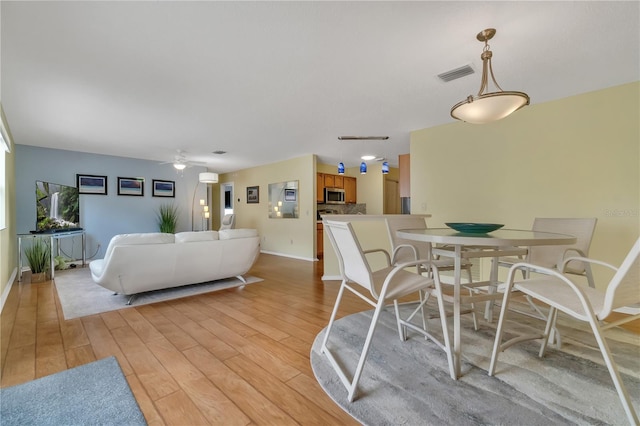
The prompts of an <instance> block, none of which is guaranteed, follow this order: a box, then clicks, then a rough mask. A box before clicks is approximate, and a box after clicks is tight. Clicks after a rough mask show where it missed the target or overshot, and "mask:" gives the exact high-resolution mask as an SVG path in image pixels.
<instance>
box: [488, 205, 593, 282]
mask: <svg viewBox="0 0 640 426" xmlns="http://www.w3.org/2000/svg"><path fill="white" fill-rule="evenodd" d="M597 221H598V219H597V218H570V217H563V218H550V217H537V218H535V219H534V221H533V226H532V227H531V230H532V231H538V232H554V233H558V234H568V235H573V236H575V237H576V239H577V241H576V243H575V244H571V245H568V246H536V247H529V248H527V249H526V255H525V256H524V257H501V258H499V259H498V266H499V267H506V268H510V267H511V266H513V265H514V264H516V263H519V262H523V261H524V262H527V263H533V264H534V265H538V266H543V267H545V268H552V269H557V268H558V265H560V264H562V263H563V262H564V259H566V258H567V257H570V256H579V257H589V248H590V247H591V240H592V239H593V233H594V232H595V229H596V223H597ZM565 273H567V274H573V275H580V276H583V277H585V278H586V280H587V283H588V284H589V287H592V288H593V287H595V283H594V281H593V274H592V272H591V266H590V265H589V264H588V263H584V262H579V261H575V262H571V263H570V264H568V265H566V268H565ZM522 274H523V276H524V277H526V276H527V271H526V270H524V269H523V270H522Z"/></svg>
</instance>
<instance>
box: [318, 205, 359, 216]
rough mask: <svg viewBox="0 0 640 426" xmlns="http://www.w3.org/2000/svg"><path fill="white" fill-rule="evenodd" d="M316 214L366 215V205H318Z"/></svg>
mask: <svg viewBox="0 0 640 426" xmlns="http://www.w3.org/2000/svg"><path fill="white" fill-rule="evenodd" d="M318 214H319V215H325V214H367V205H366V204H318Z"/></svg>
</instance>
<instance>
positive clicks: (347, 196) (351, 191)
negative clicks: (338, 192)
mask: <svg viewBox="0 0 640 426" xmlns="http://www.w3.org/2000/svg"><path fill="white" fill-rule="evenodd" d="M357 187H358V185H357V181H356V178H354V177H351V176H344V201H345V202H346V203H347V204H355V203H356V202H357V200H358V193H357Z"/></svg>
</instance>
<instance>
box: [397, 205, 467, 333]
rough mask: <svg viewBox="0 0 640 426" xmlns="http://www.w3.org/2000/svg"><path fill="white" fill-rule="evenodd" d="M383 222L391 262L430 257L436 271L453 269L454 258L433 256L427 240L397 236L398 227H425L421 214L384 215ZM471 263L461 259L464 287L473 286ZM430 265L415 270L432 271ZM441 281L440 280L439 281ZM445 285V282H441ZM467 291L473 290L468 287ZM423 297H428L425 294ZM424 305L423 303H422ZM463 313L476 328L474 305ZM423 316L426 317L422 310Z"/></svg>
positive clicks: (419, 271) (420, 271)
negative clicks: (465, 280)
mask: <svg viewBox="0 0 640 426" xmlns="http://www.w3.org/2000/svg"><path fill="white" fill-rule="evenodd" d="M385 224H386V226H387V233H388V234H389V241H390V242H391V249H392V255H391V263H392V264H394V265H395V264H399V263H403V262H410V261H416V260H418V259H430V260H431V265H433V266H435V267H436V268H437V270H438V271H440V272H442V271H453V270H454V269H455V259H453V258H449V257H446V258H444V257H443V258H440V257H436V256H433V254H432V252H431V244H429V243H427V242H420V241H412V240H407V239H405V238H401V237H399V236H398V234H397V232H398V230H400V229H427V223H426V221H425V219H424V217H422V216H413V215H397V216H387V217H385ZM472 266H473V264H472V263H471V262H469V261H468V260H467V259H463V260H462V269H464V270H465V271H466V272H467V280H468V281H467V283H466V284H465V285H464V287H467V288H470V287H473V275H472V272H471V267H472ZM432 271H433V269H431V267H430V266H429V267H427V268H425V267H423V266H421V265H418V266H417V272H418V273H419V274H422V273H432ZM441 282H442V281H441ZM443 284H445V285H446V283H443ZM469 292H470V293H472V292H473V290H472V289H471V288H470V289H469ZM424 297H428V294H426V295H425V296H424ZM423 306H424V304H423ZM463 313H470V314H471V315H472V316H473V328H474V330H476V331H477V330H478V320H477V318H476V311H475V305H474V304H471V309H469V310H466V311H464V312H463ZM423 318H425V319H426V318H427V316H426V315H425V313H424V312H423ZM425 327H426V322H425Z"/></svg>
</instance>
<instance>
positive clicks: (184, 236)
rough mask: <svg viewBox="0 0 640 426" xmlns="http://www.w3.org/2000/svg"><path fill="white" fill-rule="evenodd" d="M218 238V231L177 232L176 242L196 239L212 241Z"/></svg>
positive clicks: (189, 241) (194, 240)
mask: <svg viewBox="0 0 640 426" xmlns="http://www.w3.org/2000/svg"><path fill="white" fill-rule="evenodd" d="M218 239H219V238H218V231H191V232H178V233H177V234H176V243H193V242H196V241H212V240H218Z"/></svg>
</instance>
